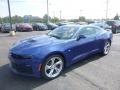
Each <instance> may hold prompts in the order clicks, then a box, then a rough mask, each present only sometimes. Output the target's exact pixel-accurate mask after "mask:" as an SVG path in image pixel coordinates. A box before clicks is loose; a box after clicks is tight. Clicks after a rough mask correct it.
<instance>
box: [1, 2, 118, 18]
mask: <svg viewBox="0 0 120 90" xmlns="http://www.w3.org/2000/svg"><path fill="white" fill-rule="evenodd" d="M108 1H109V4H108V18H113V17H114V16H115V15H116V14H117V13H118V14H120V5H119V4H120V0H108ZM106 2H107V0H49V15H50V16H51V17H53V16H56V17H58V18H59V17H60V11H61V18H62V19H77V18H78V17H79V16H85V17H86V18H88V19H103V18H105V17H106ZM46 3H47V0H10V5H11V14H12V16H14V15H20V16H24V15H33V16H39V17H43V15H44V14H46V13H47V8H46V6H47V4H46ZM4 16H8V7H7V0H0V17H4Z"/></svg>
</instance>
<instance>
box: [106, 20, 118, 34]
mask: <svg viewBox="0 0 120 90" xmlns="http://www.w3.org/2000/svg"><path fill="white" fill-rule="evenodd" d="M106 24H108V25H109V26H111V29H112V32H113V33H118V32H120V21H119V20H108V21H106Z"/></svg>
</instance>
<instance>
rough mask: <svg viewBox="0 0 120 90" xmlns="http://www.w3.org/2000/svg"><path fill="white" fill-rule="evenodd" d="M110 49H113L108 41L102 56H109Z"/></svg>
mask: <svg viewBox="0 0 120 90" xmlns="http://www.w3.org/2000/svg"><path fill="white" fill-rule="evenodd" d="M110 47H111V43H110V41H106V42H105V45H104V49H103V52H102V54H103V55H107V54H108V53H109V51H110Z"/></svg>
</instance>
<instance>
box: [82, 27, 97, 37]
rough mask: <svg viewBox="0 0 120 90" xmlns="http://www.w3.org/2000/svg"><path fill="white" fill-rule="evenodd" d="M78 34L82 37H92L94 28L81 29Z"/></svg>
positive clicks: (94, 31)
mask: <svg viewBox="0 0 120 90" xmlns="http://www.w3.org/2000/svg"><path fill="white" fill-rule="evenodd" d="M80 34H81V35H84V36H91V35H94V34H96V28H93V27H86V28H83V29H82V30H81V31H80Z"/></svg>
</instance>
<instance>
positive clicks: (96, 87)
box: [0, 31, 120, 90]
mask: <svg viewBox="0 0 120 90" xmlns="http://www.w3.org/2000/svg"><path fill="white" fill-rule="evenodd" d="M47 32H48V31H33V32H17V34H16V36H14V37H11V36H9V34H7V33H0V90H120V34H115V35H114V38H113V42H112V47H111V51H110V53H109V54H108V55H107V56H101V55H99V54H96V55H93V56H91V57H89V58H86V59H85V60H83V61H80V62H77V63H75V64H73V65H72V66H70V67H68V68H67V69H65V70H64V71H63V73H62V75H61V76H59V77H58V78H56V79H54V80H50V81H48V80H44V79H42V78H40V79H38V78H32V77H23V76H18V75H14V74H12V73H11V71H10V69H9V65H8V63H9V60H8V58H7V56H8V50H9V48H10V46H11V45H12V44H13V43H14V42H16V41H18V40H21V39H23V38H25V37H29V36H33V35H41V34H45V33H47Z"/></svg>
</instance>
